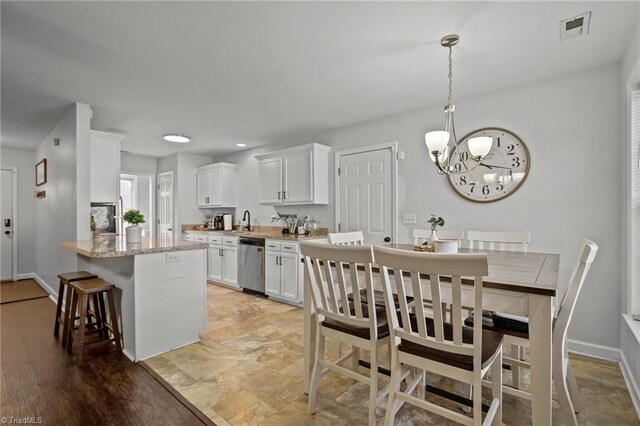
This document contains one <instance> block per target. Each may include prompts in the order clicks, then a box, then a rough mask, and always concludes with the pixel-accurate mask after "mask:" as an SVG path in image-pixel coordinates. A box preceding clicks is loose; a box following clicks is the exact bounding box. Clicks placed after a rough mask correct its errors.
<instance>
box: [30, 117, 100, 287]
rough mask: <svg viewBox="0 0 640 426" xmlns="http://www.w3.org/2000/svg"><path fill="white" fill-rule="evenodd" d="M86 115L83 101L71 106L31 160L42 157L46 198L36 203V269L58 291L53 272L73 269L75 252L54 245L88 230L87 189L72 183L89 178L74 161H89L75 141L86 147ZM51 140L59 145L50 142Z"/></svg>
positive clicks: (87, 133)
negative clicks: (44, 162)
mask: <svg viewBox="0 0 640 426" xmlns="http://www.w3.org/2000/svg"><path fill="white" fill-rule="evenodd" d="M90 116H91V113H90V108H89V106H88V105H83V104H74V105H73V106H72V107H71V108H70V109H69V112H68V113H67V114H66V115H65V116H64V118H63V119H62V120H61V121H60V123H58V125H57V126H56V127H55V128H54V129H53V131H52V132H51V133H50V134H49V136H47V137H46V138H45V139H44V141H42V143H41V144H40V146H38V148H37V149H36V152H35V161H36V162H38V161H40V160H41V159H43V158H46V159H47V183H46V184H45V185H42V186H40V187H38V189H39V190H44V191H46V192H47V196H46V197H45V198H42V199H37V200H36V201H35V231H36V244H35V255H36V265H35V272H36V273H37V274H38V276H39V277H40V278H41V279H42V280H44V281H45V283H46V284H47V285H49V287H51V288H52V289H57V281H58V280H57V274H59V273H61V272H69V271H75V270H76V269H77V260H76V255H75V253H72V252H70V251H68V250H64V249H61V248H60V247H59V246H58V245H59V244H60V243H61V242H63V241H75V240H78V239H79V237H80V238H82V237H83V236H84V235H82V234H84V233H85V232H86V234H87V236H86V238H85V239H87V238H88V234H89V231H88V230H89V225H90V223H89V221H90V213H89V193H88V189H89V188H88V185H80V186H79V185H78V183H77V182H78V181H82V182H88V181H89V175H88V167H87V168H85V167H82V166H81V167H78V164H77V163H78V161H82V162H84V161H86V164H88V158H85V156H86V154H87V152H85V150H84V147H81V148H80V150H78V143H80V144H85V143H86V144H87V145H88V141H89V127H90V126H89V120H90ZM85 132H86V134H85ZM54 138H59V139H60V146H54V145H53V139H54ZM79 155H80V156H79ZM85 173H86V174H85ZM85 186H86V188H85ZM85 229H86V231H84V230H85Z"/></svg>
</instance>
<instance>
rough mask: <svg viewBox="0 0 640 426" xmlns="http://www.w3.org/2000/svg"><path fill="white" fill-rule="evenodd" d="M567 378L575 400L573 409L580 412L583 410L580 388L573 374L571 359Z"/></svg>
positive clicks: (573, 400) (572, 398) (568, 363)
mask: <svg viewBox="0 0 640 426" xmlns="http://www.w3.org/2000/svg"><path fill="white" fill-rule="evenodd" d="M567 380H568V382H569V390H570V391H571V401H572V402H573V409H574V411H575V412H576V413H580V412H582V401H581V396H580V388H579V387H578V382H577V381H576V376H574V374H573V369H572V368H571V361H570V360H567Z"/></svg>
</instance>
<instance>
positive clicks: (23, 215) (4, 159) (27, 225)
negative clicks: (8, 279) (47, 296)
mask: <svg viewBox="0 0 640 426" xmlns="http://www.w3.org/2000/svg"><path fill="white" fill-rule="evenodd" d="M34 159H35V152H34V151H27V150H22V149H11V148H1V149H0V166H1V167H2V168H9V167H16V168H17V169H18V170H17V179H18V185H17V186H18V195H17V198H18V217H17V218H14V220H15V219H17V225H18V226H17V228H15V229H14V232H15V235H14V239H15V241H17V243H18V274H28V273H32V272H33V271H35V270H36V257H35V241H36V239H35V209H34V207H35V197H34V195H33V191H34V189H35V178H34V167H35V164H36V162H35V161H34Z"/></svg>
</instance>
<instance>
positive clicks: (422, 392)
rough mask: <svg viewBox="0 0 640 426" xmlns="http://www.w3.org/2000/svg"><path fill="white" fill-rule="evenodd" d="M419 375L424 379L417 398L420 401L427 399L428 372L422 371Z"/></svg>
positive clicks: (418, 389) (421, 380) (419, 386)
mask: <svg viewBox="0 0 640 426" xmlns="http://www.w3.org/2000/svg"><path fill="white" fill-rule="evenodd" d="M418 374H422V379H420V384H419V385H418V388H417V393H416V396H417V397H418V398H420V399H425V398H426V387H427V372H426V370H422V371H420V372H419V373H418Z"/></svg>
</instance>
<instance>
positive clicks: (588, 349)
mask: <svg viewBox="0 0 640 426" xmlns="http://www.w3.org/2000/svg"><path fill="white" fill-rule="evenodd" d="M567 348H568V350H569V352H571V353H574V354H578V355H584V356H588V357H591V358H598V359H603V360H606V361H616V362H618V361H620V354H621V352H620V349H618V348H613V347H611V346H603V345H597V344H595V343H588V342H582V341H580V340H572V339H567Z"/></svg>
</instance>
